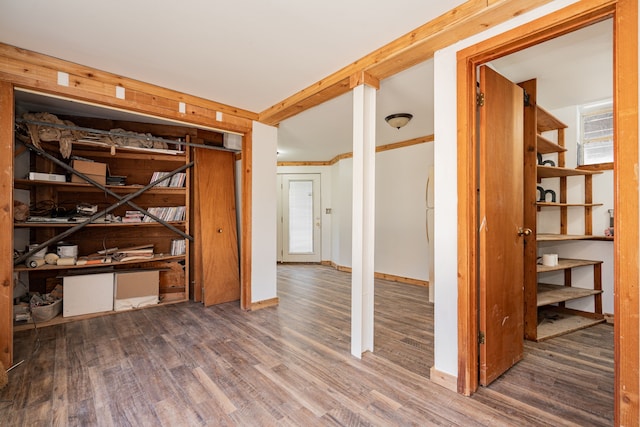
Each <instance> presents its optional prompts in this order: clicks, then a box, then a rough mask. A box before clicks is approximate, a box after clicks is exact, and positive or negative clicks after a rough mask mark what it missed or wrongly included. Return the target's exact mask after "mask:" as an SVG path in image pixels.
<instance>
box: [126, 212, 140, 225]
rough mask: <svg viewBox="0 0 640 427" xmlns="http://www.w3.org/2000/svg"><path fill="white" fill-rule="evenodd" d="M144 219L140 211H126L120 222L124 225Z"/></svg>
mask: <svg viewBox="0 0 640 427" xmlns="http://www.w3.org/2000/svg"><path fill="white" fill-rule="evenodd" d="M143 218H144V214H143V213H142V212H140V211H127V212H125V215H124V216H123V217H122V222H124V223H137V222H142V219H143Z"/></svg>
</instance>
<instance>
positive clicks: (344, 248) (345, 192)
mask: <svg viewBox="0 0 640 427" xmlns="http://www.w3.org/2000/svg"><path fill="white" fill-rule="evenodd" d="M332 170H333V174H332V176H331V180H332V182H331V187H332V189H333V190H332V194H333V230H332V233H331V234H332V236H333V251H332V255H333V259H332V261H333V262H334V263H336V264H337V265H339V266H343V267H351V237H352V236H351V215H352V211H353V208H352V203H351V199H352V194H353V184H352V176H353V159H351V158H349V159H344V160H340V161H339V162H338V163H336V164H335V165H333V167H332Z"/></svg>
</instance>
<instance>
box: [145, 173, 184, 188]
mask: <svg viewBox="0 0 640 427" xmlns="http://www.w3.org/2000/svg"><path fill="white" fill-rule="evenodd" d="M170 174H171V172H161V171H158V172H154V173H153V175H152V176H151V181H150V182H149V183H153V182H156V181H158V180H161V179H163V178H166V179H164V180H163V181H161V182H159V183H157V184H156V185H155V186H156V187H173V188H178V187H184V184H185V182H186V180H187V173H186V172H178V173H175V174H173V175H172V176H171V177H169V175H170Z"/></svg>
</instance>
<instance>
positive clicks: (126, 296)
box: [113, 270, 160, 311]
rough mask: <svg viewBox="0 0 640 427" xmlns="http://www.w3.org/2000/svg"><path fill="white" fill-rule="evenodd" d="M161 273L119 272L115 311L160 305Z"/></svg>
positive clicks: (116, 281) (145, 271)
mask: <svg viewBox="0 0 640 427" xmlns="http://www.w3.org/2000/svg"><path fill="white" fill-rule="evenodd" d="M159 286H160V272H159V271H158V270H142V271H127V272H117V273H116V278H115V290H114V294H113V309H114V310H115V311H121V310H131V309H133V308H140V307H145V306H148V305H154V304H158V294H159V291H158V289H159Z"/></svg>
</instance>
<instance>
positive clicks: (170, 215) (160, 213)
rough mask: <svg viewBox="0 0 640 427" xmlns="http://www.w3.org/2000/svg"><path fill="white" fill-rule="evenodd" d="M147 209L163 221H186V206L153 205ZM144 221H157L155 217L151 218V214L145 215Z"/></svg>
mask: <svg viewBox="0 0 640 427" xmlns="http://www.w3.org/2000/svg"><path fill="white" fill-rule="evenodd" d="M147 211H148V212H149V213H150V214H151V215H154V216H156V217H158V218H160V219H161V220H162V221H167V222H175V221H184V219H185V213H186V207H185V206H166V207H153V208H147ZM142 222H155V219H153V218H151V217H150V216H149V215H145V217H144V218H143V219H142Z"/></svg>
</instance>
